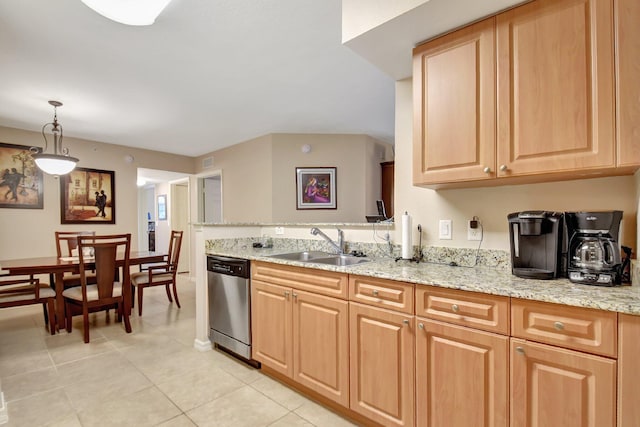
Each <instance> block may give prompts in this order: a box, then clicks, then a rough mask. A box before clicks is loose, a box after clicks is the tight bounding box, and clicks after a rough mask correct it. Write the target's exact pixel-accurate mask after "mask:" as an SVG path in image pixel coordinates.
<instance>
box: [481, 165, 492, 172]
mask: <svg viewBox="0 0 640 427" xmlns="http://www.w3.org/2000/svg"><path fill="white" fill-rule="evenodd" d="M482 172H484V173H491V168H490V167H489V166H485V168H484V169H482Z"/></svg>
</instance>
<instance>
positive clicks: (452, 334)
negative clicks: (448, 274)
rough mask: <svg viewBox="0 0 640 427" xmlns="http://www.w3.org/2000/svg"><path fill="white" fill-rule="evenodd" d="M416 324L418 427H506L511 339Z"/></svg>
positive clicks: (434, 323)
mask: <svg viewBox="0 0 640 427" xmlns="http://www.w3.org/2000/svg"><path fill="white" fill-rule="evenodd" d="M416 323H417V326H418V330H417V334H416V408H417V417H416V418H417V423H416V425H417V426H429V427H450V426H456V427H481V426H484V427H507V426H508V425H509V404H508V402H509V338H508V337H506V336H503V335H498V334H495V333H491V332H484V331H479V330H476V329H472V328H467V327H462V326H455V325H450V324H447V323H443V322H439V321H435V320H427V319H422V318H419V317H418V318H416ZM551 425H553V424H549V426H551Z"/></svg>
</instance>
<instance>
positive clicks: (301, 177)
mask: <svg viewBox="0 0 640 427" xmlns="http://www.w3.org/2000/svg"><path fill="white" fill-rule="evenodd" d="M336 172H337V170H336V168H335V167H296V209H298V210H304V209H337V208H338V203H337V198H338V197H337V196H338V193H337V192H336V188H337V183H336Z"/></svg>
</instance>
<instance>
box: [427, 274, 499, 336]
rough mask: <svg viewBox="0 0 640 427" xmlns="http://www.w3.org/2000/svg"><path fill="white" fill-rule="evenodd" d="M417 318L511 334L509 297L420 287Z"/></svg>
mask: <svg viewBox="0 0 640 427" xmlns="http://www.w3.org/2000/svg"><path fill="white" fill-rule="evenodd" d="M416 315H417V316H422V317H426V318H428V319H435V320H442V321H444V322H449V323H455V324H456V325H462V326H468V327H471V328H477V329H482V330H484V331H489V332H496V333H499V334H503V335H509V298H508V297H503V296H499V295H488V294H483V293H478V292H467V291H458V290H455V289H443V288H437V287H433V286H421V285H418V286H417V287H416Z"/></svg>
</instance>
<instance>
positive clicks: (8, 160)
mask: <svg viewBox="0 0 640 427" xmlns="http://www.w3.org/2000/svg"><path fill="white" fill-rule="evenodd" d="M40 151H42V149H40V148H36V149H33V150H32V149H31V147H27V146H26V145H15V144H5V143H2V142H0V208H18V209H43V203H42V200H43V198H44V197H43V188H44V185H43V178H42V171H41V170H40V169H39V168H38V167H37V166H36V163H35V161H34V160H33V157H32V154H35V153H39V152H40Z"/></svg>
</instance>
